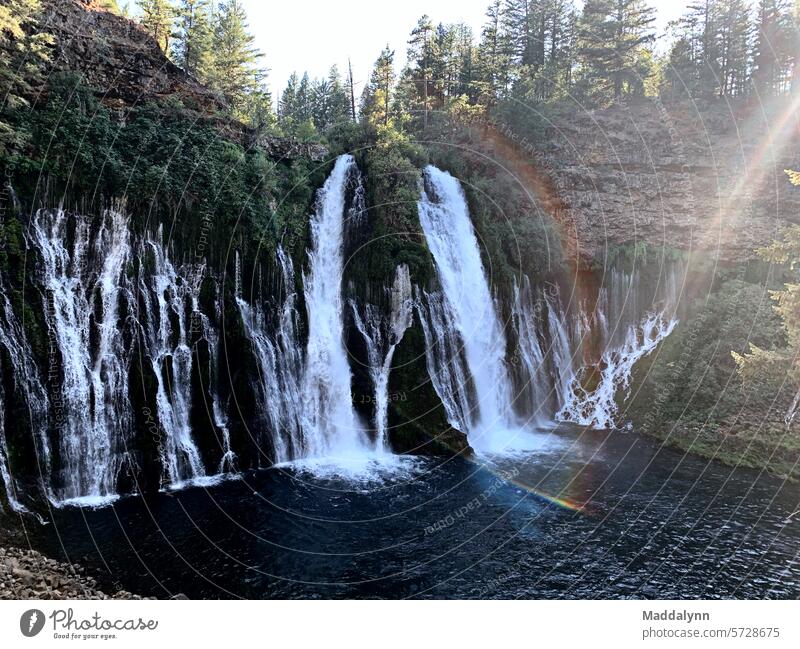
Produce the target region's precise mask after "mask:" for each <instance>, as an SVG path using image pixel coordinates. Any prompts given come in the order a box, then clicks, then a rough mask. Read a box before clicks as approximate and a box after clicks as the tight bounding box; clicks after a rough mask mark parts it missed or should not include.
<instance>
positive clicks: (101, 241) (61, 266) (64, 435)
mask: <svg viewBox="0 0 800 649" xmlns="http://www.w3.org/2000/svg"><path fill="white" fill-rule="evenodd" d="M69 220H70V219H69V217H68V216H67V214H66V213H65V212H64V211H63V210H57V211H48V210H40V211H38V212H37V213H36V214H35V215H34V217H33V219H32V221H31V227H30V233H31V238H32V242H33V244H34V245H35V246H36V248H37V249H38V252H39V254H40V256H41V259H42V264H43V269H42V270H43V275H44V292H45V295H44V297H45V303H46V308H45V319H46V322H47V326H48V329H49V336H50V342H51V348H52V350H51V351H53V352H54V353H55V354H56V355H58V356H59V357H60V374H59V375H58V377H57V378H56V377H55V376H51V377H50V378H51V379H55V380H56V381H60V385H58V386H56V387H55V392H56V393H57V394H58V400H57V401H58V402H60V403H57V404H54V405H57V406H61V407H59V408H57V409H58V410H59V411H60V412H61V416H59V417H57V420H56V421H55V424H56V427H57V429H58V437H59V440H60V455H59V458H60V467H61V471H60V476H59V479H58V480H57V484H56V486H55V488H54V494H55V497H56V499H57V500H59V501H76V500H80V501H82V502H84V501H85V502H99V501H102V500H105V499H108V498H111V497H114V496H115V495H116V492H115V489H116V480H117V474H118V472H119V470H120V469H121V467H122V466H123V464H124V462H125V461H126V455H125V446H124V445H125V440H126V439H127V438H128V436H129V434H130V432H131V422H132V415H131V407H130V402H129V397H128V367H129V364H130V354H129V352H128V351H126V349H125V345H124V342H123V331H124V326H123V324H122V323H120V321H119V306H120V303H121V302H122V301H123V300H124V301H126V302H127V303H128V304H131V303H132V299H131V296H130V289H129V287H128V285H127V281H126V279H125V273H124V271H125V266H126V264H127V263H128V261H129V259H130V250H131V248H130V243H129V236H128V229H127V219H126V218H125V216H124V215H123V214H122V213H121V212H118V211H113V210H109V211H106V212H105V213H104V214H103V216H102V222H101V224H100V227H99V230H98V232H97V233H96V234H95V235H93V233H92V227H91V226H92V222H91V220H90V219H87V218H84V217H79V216H76V217H74V219H73V223H74V232H73V233H72V246H71V248H69V249H68V248H67V241H68V240H69V231H68V222H69ZM98 265H99V270H98V271H97V272H93V271H92V269H93V268H94V267H96V266H98ZM51 382H52V381H51ZM54 401H56V400H55V399H54Z"/></svg>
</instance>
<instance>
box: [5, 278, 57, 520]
mask: <svg viewBox="0 0 800 649" xmlns="http://www.w3.org/2000/svg"><path fill="white" fill-rule="evenodd" d="M0 346H1V347H2V348H3V349H4V350H5V355H6V357H7V358H8V359H9V360H10V364H11V371H12V377H13V389H14V391H15V392H16V393H17V395H18V396H19V398H20V399H22V400H24V402H25V405H26V409H27V414H28V423H29V425H30V426H31V432H32V433H33V436H34V440H33V441H34V444H35V445H36V452H37V461H38V465H39V467H38V468H39V473H40V475H41V476H42V479H43V481H44V483H43V484H42V491H43V493H44V495H45V496H46V497H48V498H51V499H52V497H53V496H52V491H51V489H50V483H49V480H50V471H51V464H52V462H51V457H50V442H49V440H48V439H47V427H48V409H49V401H48V398H47V391H46V390H45V389H44V386H43V385H42V383H41V381H40V379H39V373H38V371H37V368H36V364H35V362H34V360H33V354H32V353H31V350H30V347H29V346H28V343H27V341H26V340H25V336H24V335H23V332H22V327H21V326H20V324H19V322H18V320H17V318H16V316H15V315H14V311H13V310H12V308H11V303H10V302H9V300H8V297H7V296H6V293H5V291H4V290H3V287H2V285H0ZM2 360H3V358H2V355H0V376H2V375H3V367H2ZM6 403H7V399H6V394H5V386H4V385H3V381H2V380H0V476H2V479H3V485H4V487H5V493H6V497H7V499H8V502H9V505H10V506H11V508H12V509H14V510H17V511H25V510H26V508H25V507H24V506H23V505H22V503H21V502H20V500H19V497H18V492H17V485H16V482H15V481H14V478H13V476H12V474H11V466H10V460H9V452H8V445H7V440H6V428H5V424H6Z"/></svg>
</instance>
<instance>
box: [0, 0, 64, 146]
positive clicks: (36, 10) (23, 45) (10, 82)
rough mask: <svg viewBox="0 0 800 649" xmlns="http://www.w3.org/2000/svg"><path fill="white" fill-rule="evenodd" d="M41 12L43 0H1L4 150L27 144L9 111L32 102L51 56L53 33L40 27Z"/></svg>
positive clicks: (0, 87) (0, 129)
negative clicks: (13, 125)
mask: <svg viewBox="0 0 800 649" xmlns="http://www.w3.org/2000/svg"><path fill="white" fill-rule="evenodd" d="M40 14H41V4H40V1H39V0H7V1H5V2H3V3H2V4H0V154H3V153H5V152H7V151H8V149H11V148H15V147H19V146H21V145H22V144H23V141H24V133H23V132H21V131H19V130H17V129H14V128H13V127H12V126H11V124H9V113H10V112H12V111H14V110H17V109H19V108H21V107H24V106H27V105H29V101H28V95H30V93H31V91H32V88H33V87H34V86H35V85H36V84H38V83H40V82H41V80H42V78H43V74H42V68H43V67H44V64H45V63H46V62H47V60H48V59H49V54H48V51H47V46H48V45H49V44H50V43H51V42H52V37H51V36H50V35H49V34H47V33H46V32H45V31H43V30H40V29H39V27H38V24H39V18H40Z"/></svg>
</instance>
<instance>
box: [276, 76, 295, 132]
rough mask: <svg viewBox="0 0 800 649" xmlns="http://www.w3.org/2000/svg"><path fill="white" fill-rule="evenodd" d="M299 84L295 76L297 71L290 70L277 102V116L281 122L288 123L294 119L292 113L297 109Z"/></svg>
mask: <svg viewBox="0 0 800 649" xmlns="http://www.w3.org/2000/svg"><path fill="white" fill-rule="evenodd" d="M299 84H300V79H299V78H298V76H297V72H292V74H291V76H290V77H289V80H288V81H287V82H286V88H285V89H284V91H283V94H281V98H280V101H279V102H278V118H279V120H280V122H281V123H283V124H287V125H288V124H290V123H291V122H292V121H294V114H295V111H296V109H297V86H298V85H299Z"/></svg>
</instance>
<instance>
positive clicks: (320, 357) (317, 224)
mask: <svg viewBox="0 0 800 649" xmlns="http://www.w3.org/2000/svg"><path fill="white" fill-rule="evenodd" d="M356 171H357V170H356V168H355V160H354V159H353V157H352V156H351V155H342V156H339V158H338V159H337V160H336V164H335V165H334V168H333V171H332V172H331V175H330V176H329V177H328V179H327V180H326V181H325V185H324V186H323V187H322V189H321V190H320V191H319V192H318V194H317V203H316V211H315V213H314V214H313V215H312V217H311V248H310V249H309V251H308V265H309V270H308V274H304V276H303V284H304V287H305V300H306V309H307V313H308V344H307V346H306V359H305V371H304V376H303V384H302V397H303V431H304V437H305V448H304V456H305V457H322V456H328V455H336V456H348V455H353V454H356V455H361V454H363V451H364V450H365V449H366V448H367V440H366V435H365V434H364V431H363V429H362V426H361V423H360V422H359V421H358V417H357V415H356V413H355V410H354V409H353V403H352V395H351V379H352V377H351V373H350V365H349V362H348V358H347V351H346V350H345V346H344V339H343V335H344V331H343V329H344V320H343V317H344V313H343V298H342V273H343V271H344V254H343V248H344V246H343V244H344V210H345V193H346V189H347V184H348V181H349V179H350V178H351V174H354V173H355V172H356Z"/></svg>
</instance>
